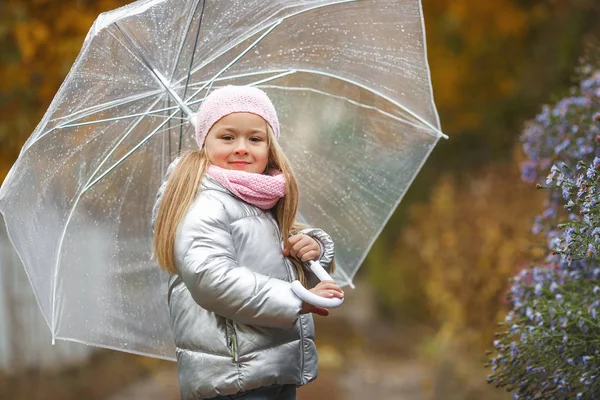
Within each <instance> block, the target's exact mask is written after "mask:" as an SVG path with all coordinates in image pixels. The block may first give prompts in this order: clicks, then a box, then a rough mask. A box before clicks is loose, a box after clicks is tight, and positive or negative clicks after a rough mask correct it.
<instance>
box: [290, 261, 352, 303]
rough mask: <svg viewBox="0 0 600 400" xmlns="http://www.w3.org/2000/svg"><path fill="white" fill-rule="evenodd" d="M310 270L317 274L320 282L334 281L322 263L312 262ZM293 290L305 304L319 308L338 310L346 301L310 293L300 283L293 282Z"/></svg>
mask: <svg viewBox="0 0 600 400" xmlns="http://www.w3.org/2000/svg"><path fill="white" fill-rule="evenodd" d="M310 269H311V270H312V272H314V273H315V275H316V276H317V278H319V280H320V281H332V280H333V279H331V276H329V274H328V273H327V271H325V270H324V269H323V267H321V263H319V262H317V261H310ZM292 290H293V291H294V293H295V294H296V296H298V297H300V298H301V299H302V300H304V301H305V302H307V303H309V304H312V305H313V306H317V307H325V308H336V307H339V306H341V305H342V303H343V302H344V299H338V298H337V297H334V298H331V299H328V298H326V297H322V296H318V295H316V294H314V293H312V292H309V291H308V289H306V288H305V287H304V286H302V284H301V283H300V281H294V282H292Z"/></svg>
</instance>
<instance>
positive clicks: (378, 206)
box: [0, 0, 444, 359]
mask: <svg viewBox="0 0 600 400" xmlns="http://www.w3.org/2000/svg"><path fill="white" fill-rule="evenodd" d="M227 84H235V85H254V86H257V87H260V88H261V89H263V90H264V91H266V92H267V93H268V95H269V97H270V98H271V99H272V101H273V103H274V104H275V106H276V108H277V110H278V114H279V119H280V121H281V126H282V137H281V140H280V143H281V145H282V147H283V149H284V150H285V151H286V154H287V155H288V157H289V158H290V160H291V162H292V165H293V167H294V170H295V173H296V175H297V178H298V182H299V186H300V190H301V195H300V205H299V214H300V215H299V218H300V219H301V220H303V221H304V222H306V223H308V224H309V225H312V226H317V227H319V228H322V229H324V230H325V231H327V232H328V233H330V234H331V236H332V237H333V238H334V240H335V242H336V260H337V266H338V268H337V271H336V272H335V274H334V278H335V279H336V280H337V281H338V282H339V283H340V284H341V285H345V284H351V281H352V277H353V276H354V274H355V273H356V271H357V269H358V267H359V266H360V264H361V263H362V261H363V259H364V258H365V256H366V254H367V252H368V250H369V248H370V247H371V245H372V243H373V242H374V241H375V239H376V237H377V235H378V234H379V232H380V231H381V229H382V228H383V226H384V225H385V223H386V221H387V220H388V218H389V217H390V215H391V214H392V212H393V211H394V209H395V208H396V206H397V205H398V203H399V202H400V200H401V198H402V196H403V195H404V193H405V192H406V190H407V189H408V187H409V185H410V183H411V182H412V180H413V179H414V177H415V175H416V174H417V172H418V171H419V169H420V168H421V166H422V165H423V163H424V162H425V160H426V158H427V156H428V155H429V153H430V152H431V151H432V149H433V148H434V146H435V144H436V143H437V141H438V140H439V138H440V137H443V136H444V135H443V134H442V133H441V131H440V126H439V120H438V115H437V112H436V109H435V105H434V102H433V97H432V91H431V83H430V76H429V69H428V65H427V59H426V48H425V38H424V27H423V18H422V10H421V4H420V1H418V0H364V1H363V0H342V1H324V0H299V1H290V0H285V1H284V0H243V1H242V0H219V1H209V0H143V1H138V2H135V3H132V4H130V5H128V6H126V7H123V8H120V9H117V10H114V11H111V12H108V13H104V14H102V15H100V16H99V17H98V19H97V20H96V22H95V23H94V25H93V26H92V28H91V29H90V32H89V33H88V35H87V37H86V39H85V42H84V44H83V48H82V50H81V53H80V54H79V56H78V58H77V60H76V61H75V64H74V65H73V67H72V69H71V71H70V72H69V74H68V76H67V78H66V79H65V81H64V83H63V85H62V86H61V88H60V89H59V91H58V93H57V94H56V97H55V98H54V100H53V102H52V103H51V105H50V107H49V109H48V111H47V112H46V114H45V115H44V117H43V119H42V121H41V122H40V123H39V125H38V126H37V128H36V129H35V131H34V132H33V134H32V135H31V137H30V138H29V139H28V140H27V142H26V143H25V145H24V146H23V149H22V151H21V154H20V156H19V158H18V160H17V161H16V163H15V164H14V166H13V168H12V169H11V171H10V172H9V174H8V176H7V177H6V179H5V181H4V183H3V185H2V187H1V188H0V212H2V213H3V214H4V218H5V220H6V224H7V230H8V233H9V236H10V239H11V241H12V243H13V245H14V247H15V249H16V251H17V252H18V254H19V256H20V258H21V260H22V261H23V264H24V265H25V268H26V271H27V274H28V276H29V279H30V281H31V284H32V286H33V289H34V292H35V295H36V298H37V300H38V303H39V306H40V308H41V310H42V313H43V315H44V317H45V318H46V321H47V323H48V326H49V327H50V329H51V331H52V337H53V338H58V339H64V340H72V341H78V342H82V343H86V344H91V345H96V346H100V347H106V348H113V349H118V350H124V351H129V352H133V353H138V354H144V355H150V356H154V357H161V358H167V359H174V354H175V353H174V345H173V341H172V337H171V331H170V324H169V319H168V309H167V304H166V292H167V290H166V279H167V276H166V274H165V273H163V272H162V271H160V270H159V269H158V267H157V265H156V263H155V262H154V261H151V260H150V253H151V241H152V238H151V227H150V215H151V210H152V206H153V203H154V201H155V196H156V192H157V189H158V187H159V186H160V184H161V181H162V179H163V177H164V174H165V172H166V167H167V166H168V165H169V163H170V162H171V161H172V160H173V159H174V158H175V157H176V156H177V155H178V154H180V152H181V151H183V150H187V149H194V147H195V143H194V141H193V134H192V133H193V127H192V126H191V125H190V124H189V123H188V121H187V118H188V115H189V114H190V113H191V112H192V111H195V110H196V109H197V108H198V106H199V105H200V103H201V102H202V100H203V99H204V97H205V96H206V94H207V93H208V92H209V91H210V90H213V89H215V88H216V87H221V86H224V85H227Z"/></svg>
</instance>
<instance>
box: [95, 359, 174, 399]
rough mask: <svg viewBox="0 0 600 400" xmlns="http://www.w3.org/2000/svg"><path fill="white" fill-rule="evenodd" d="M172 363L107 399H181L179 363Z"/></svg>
mask: <svg viewBox="0 0 600 400" xmlns="http://www.w3.org/2000/svg"><path fill="white" fill-rule="evenodd" d="M172 364H173V365H172V366H170V367H165V368H164V369H162V370H160V371H158V372H156V373H155V374H153V375H152V376H149V377H147V378H145V379H143V380H141V381H138V382H136V383H135V384H133V385H131V386H130V387H128V388H127V389H125V390H123V391H122V392H119V393H117V394H115V395H113V396H110V397H108V398H106V400H137V399H143V400H179V399H180V398H181V396H180V395H179V385H178V383H177V364H175V363H172Z"/></svg>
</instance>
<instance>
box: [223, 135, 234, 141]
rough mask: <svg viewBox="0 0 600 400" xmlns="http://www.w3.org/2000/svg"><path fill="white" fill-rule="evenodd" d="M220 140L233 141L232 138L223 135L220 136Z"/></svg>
mask: <svg viewBox="0 0 600 400" xmlns="http://www.w3.org/2000/svg"><path fill="white" fill-rule="evenodd" d="M221 139H223V140H231V139H233V136H229V135H225V136H221Z"/></svg>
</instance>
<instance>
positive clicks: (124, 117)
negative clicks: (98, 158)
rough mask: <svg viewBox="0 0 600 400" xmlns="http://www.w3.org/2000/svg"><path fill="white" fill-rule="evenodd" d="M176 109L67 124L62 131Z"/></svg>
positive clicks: (170, 108) (168, 108) (175, 107)
mask: <svg viewBox="0 0 600 400" xmlns="http://www.w3.org/2000/svg"><path fill="white" fill-rule="evenodd" d="M174 109H179V107H178V106H173V107H167V108H161V109H159V110H154V111H148V112H144V113H138V114H129V115H125V116H119V117H114V118H106V119H97V120H94V121H88V122H81V123H78V124H67V125H62V126H61V127H60V128H61V129H64V128H73V127H78V126H86V125H93V124H99V123H102V122H110V121H119V120H124V119H128V118H135V117H145V116H147V115H152V114H155V113H159V112H163V111H169V110H174ZM154 117H162V118H168V117H167V116H166V115H154Z"/></svg>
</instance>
